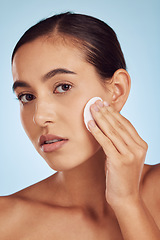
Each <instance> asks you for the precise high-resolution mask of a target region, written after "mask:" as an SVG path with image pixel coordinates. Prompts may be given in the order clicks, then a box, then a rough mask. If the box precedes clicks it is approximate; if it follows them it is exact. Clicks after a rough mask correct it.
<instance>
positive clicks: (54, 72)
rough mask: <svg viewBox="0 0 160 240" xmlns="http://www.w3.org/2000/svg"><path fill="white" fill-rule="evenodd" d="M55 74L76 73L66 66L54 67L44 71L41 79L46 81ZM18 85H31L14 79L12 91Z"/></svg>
mask: <svg viewBox="0 0 160 240" xmlns="http://www.w3.org/2000/svg"><path fill="white" fill-rule="evenodd" d="M57 74H76V73H75V72H73V71H70V70H68V69H66V68H56V69H53V70H51V71H49V72H48V73H46V74H45V75H44V76H43V77H42V80H43V81H46V80H49V79H50V78H52V77H54V76H55V75H57ZM18 87H31V86H30V85H29V84H28V83H26V82H24V81H21V80H16V81H15V82H14V84H13V86H12V90H13V92H14V91H15V90H16V88H18Z"/></svg>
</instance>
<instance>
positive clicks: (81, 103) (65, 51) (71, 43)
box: [0, 13, 160, 240]
mask: <svg viewBox="0 0 160 240" xmlns="http://www.w3.org/2000/svg"><path fill="white" fill-rule="evenodd" d="M12 70H13V79H14V84H13V90H14V91H15V93H16V95H17V97H18V99H19V101H20V112H21V120H22V124H23V127H24V129H25V131H26V133H27V135H28V137H29V138H30V140H31V141H32V143H33V145H34V146H35V148H36V150H37V151H38V152H39V154H40V155H41V156H42V157H43V158H44V159H45V161H46V162H47V163H48V165H49V166H50V167H51V168H52V169H54V170H56V171H57V172H56V174H54V175H52V176H50V177H49V178H47V179H45V180H43V181H41V182H39V183H36V184H34V185H33V186H30V187H28V188H26V189H23V190H21V191H19V192H17V193H15V194H13V195H11V196H6V197H1V199H0V201H1V202H0V211H1V215H0V223H1V224H0V233H1V239H16V240H17V239H27V240H28V239H31V240H34V239H70V240H71V239H77V240H78V239H83V240H85V239H87V240H88V239H89V240H90V239H119V240H121V239H127V240H134V239H136V240H139V239H140V240H142V239H145V240H151V239H152V240H158V239H160V230H159V228H160V193H159V187H160V181H159V174H160V167H159V165H156V166H149V165H144V160H145V156H146V152H147V143H146V142H145V141H144V140H143V139H141V137H140V136H139V135H138V133H137V132H136V130H135V129H134V127H133V126H132V125H131V123H130V122H129V121H128V120H127V119H125V118H124V117H123V116H122V115H121V114H120V113H119V112H120V111H121V109H122V107H123V106H124V104H125V102H126V100H127V98H128V95H129V90H130V77H129V74H128V72H127V71H126V64H125V60H124V56H123V53H122V51H121V48H120V45H119V42H118V40H117V37H116V34H115V33H114V31H113V30H112V29H111V28H110V27H109V26H108V25H107V24H105V23H104V22H102V21H100V20H98V19H95V18H93V17H89V16H85V15H80V14H71V13H64V14H60V15H55V16H53V17H51V18H48V19H46V20H43V21H41V22H40V23H38V24H36V25H35V26H33V27H32V28H30V29H29V30H28V31H27V32H26V33H25V34H24V35H23V36H22V38H21V39H20V40H19V42H18V43H17V45H16V47H15V49H14V52H13V55H12ZM93 97H100V98H101V99H102V101H101V100H97V101H96V102H95V103H94V104H92V105H91V107H90V111H91V113H92V117H93V120H90V121H89V122H88V128H89V130H90V131H88V130H87V128H86V126H85V124H84V119H83V113H84V108H85V105H86V103H87V102H88V101H89V100H90V99H91V98H93Z"/></svg>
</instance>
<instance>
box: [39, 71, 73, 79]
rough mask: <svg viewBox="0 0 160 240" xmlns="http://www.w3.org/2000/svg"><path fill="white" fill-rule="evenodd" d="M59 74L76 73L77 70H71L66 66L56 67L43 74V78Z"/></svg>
mask: <svg viewBox="0 0 160 240" xmlns="http://www.w3.org/2000/svg"><path fill="white" fill-rule="evenodd" d="M57 74H76V73H75V72H73V71H70V70H68V69H66V68H56V69H53V70H51V71H49V72H48V73H46V74H45V75H44V76H43V80H44V81H45V80H48V79H50V78H52V77H54V76H55V75H57Z"/></svg>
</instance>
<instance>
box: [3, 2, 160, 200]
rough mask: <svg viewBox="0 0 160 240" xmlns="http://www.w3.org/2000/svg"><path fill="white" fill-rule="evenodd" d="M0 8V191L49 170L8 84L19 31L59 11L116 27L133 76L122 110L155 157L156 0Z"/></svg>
mask: <svg viewBox="0 0 160 240" xmlns="http://www.w3.org/2000/svg"><path fill="white" fill-rule="evenodd" d="M0 9H1V14H0V31H1V34H0V35H1V37H0V53H1V57H0V86H1V94H0V98H1V99H0V104H1V105H0V106H1V117H0V195H7V194H11V193H14V192H16V191H18V190H20V189H22V188H25V187H27V186H29V185H31V184H33V183H36V182H38V181H40V180H41V179H43V178H46V177H48V176H49V175H51V174H53V173H54V171H53V170H52V169H50V168H49V166H48V165H47V164H46V162H45V161H44V160H43V159H42V158H41V157H40V156H39V155H38V153H37V152H36V151H35V149H34V148H33V146H32V144H31V143H30V141H29V139H28V137H27V136H26V134H25V132H24V131H23V129H22V127H21V123H20V117H19V103H18V101H17V100H16V96H15V95H14V94H13V93H12V89H11V87H12V75H11V64H10V58H11V54H12V50H13V48H14V46H15V44H16V42H17V41H18V40H19V38H20V37H21V35H22V34H23V33H24V31H26V30H27V29H28V28H29V27H30V26H31V25H33V24H35V23H37V22H38V21H39V20H41V19H43V18H46V17H48V16H51V15H53V14H56V13H60V12H65V11H74V12H77V13H83V14H88V15H92V16H94V17H97V18H100V19H101V20H103V21H105V22H106V23H108V24H109V25H110V26H111V27H112V28H113V29H114V30H115V32H116V33H117V35H118V39H119V41H120V43H121V46H122V50H123V52H124V55H125V58H126V62H127V66H128V71H129V73H130V75H131V79H132V87H131V93H130V97H129V99H128V101H127V103H126V105H125V107H124V109H123V110H122V114H123V115H124V116H125V117H127V118H128V119H129V120H130V121H131V122H132V124H133V125H134V126H135V128H136V129H137V131H138V132H139V134H140V135H141V137H142V138H143V139H144V140H145V141H146V142H147V143H148V145H149V150H148V154H147V157H146V163H147V164H152V165H153V164H156V163H158V162H159V149H160V141H159V136H160V126H159V123H160V108H159V103H160V94H159V91H160V78H159V68H160V61H159V56H160V44H159V43H160V27H159V23H160V14H159V11H160V1H159V0H148V1H146V0H134V1H133V0H132V1H130V0H128V1H127V0H121V1H119V0H112V1H111V0H87V1H86V0H81V1H75V0H28V1H22V0H14V1H12V0H0Z"/></svg>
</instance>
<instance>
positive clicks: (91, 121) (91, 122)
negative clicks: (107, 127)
mask: <svg viewBox="0 0 160 240" xmlns="http://www.w3.org/2000/svg"><path fill="white" fill-rule="evenodd" d="M88 125H89V126H90V127H95V126H96V124H95V122H94V121H93V120H90V121H89V122H88Z"/></svg>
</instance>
